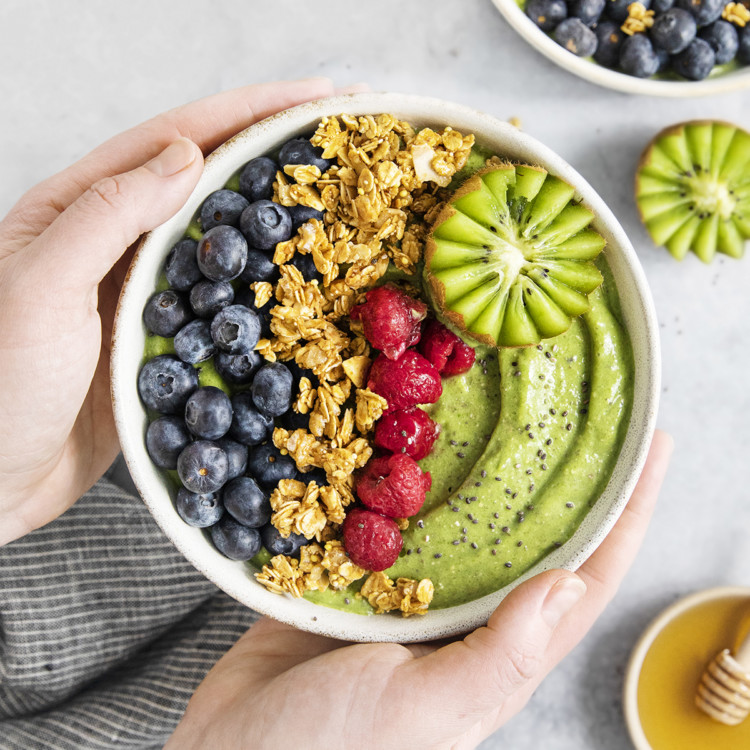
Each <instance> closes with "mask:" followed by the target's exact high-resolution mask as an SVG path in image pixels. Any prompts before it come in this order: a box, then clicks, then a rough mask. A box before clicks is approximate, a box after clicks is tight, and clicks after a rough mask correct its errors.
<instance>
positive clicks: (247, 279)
mask: <svg viewBox="0 0 750 750" xmlns="http://www.w3.org/2000/svg"><path fill="white" fill-rule="evenodd" d="M280 275H281V273H280V272H279V267H278V266H277V265H276V264H275V263H274V262H273V261H272V260H271V259H270V258H269V257H268V255H267V254H266V253H265V252H263V250H258V248H256V247H249V248H248V249H247V263H245V270H244V271H243V272H242V273H241V274H240V281H242V282H243V283H245V284H252V283H253V282H254V281H276V280H277V279H278V278H279V276H280Z"/></svg>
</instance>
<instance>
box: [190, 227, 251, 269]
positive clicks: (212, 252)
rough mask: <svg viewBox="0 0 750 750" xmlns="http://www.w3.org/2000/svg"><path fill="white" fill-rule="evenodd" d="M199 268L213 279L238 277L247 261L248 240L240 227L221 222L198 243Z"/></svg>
mask: <svg viewBox="0 0 750 750" xmlns="http://www.w3.org/2000/svg"><path fill="white" fill-rule="evenodd" d="M197 257H198V268H200V269H201V272H202V273H203V275H204V276H205V277H206V278H208V279H211V281H231V280H232V279H236V278H237V277H238V276H239V275H240V274H241V273H242V270H243V269H244V268H245V263H246V262H247V241H246V240H245V238H244V237H243V235H242V232H240V230H239V229H235V228H234V227H229V226H226V225H224V224H220V225H219V226H218V227H214V228H213V229H209V230H208V231H207V232H206V233H205V234H204V235H203V237H202V238H201V241H200V242H199V243H198V251H197Z"/></svg>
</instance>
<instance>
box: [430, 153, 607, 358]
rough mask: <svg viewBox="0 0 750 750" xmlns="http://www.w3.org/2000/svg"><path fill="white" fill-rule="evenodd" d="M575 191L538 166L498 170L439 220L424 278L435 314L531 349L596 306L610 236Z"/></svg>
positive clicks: (472, 184) (484, 174) (464, 191)
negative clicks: (593, 297)
mask: <svg viewBox="0 0 750 750" xmlns="http://www.w3.org/2000/svg"><path fill="white" fill-rule="evenodd" d="M574 193H575V191H574V189H573V188H572V187H571V186H570V185H569V184H568V183H567V182H565V181H564V180H561V179H560V178H558V177H554V176H553V175H551V174H548V173H547V171H546V170H544V169H542V168H541V167H533V166H529V165H526V164H520V165H514V164H501V165H499V166H492V167H490V168H488V169H485V170H483V171H481V172H478V173H477V174H475V175H474V176H472V177H470V178H469V179H468V180H467V181H466V182H465V183H464V184H463V185H462V186H461V187H460V188H459V189H458V190H457V191H456V193H455V194H454V195H453V197H452V198H451V200H450V201H449V202H448V203H447V205H446V206H445V208H443V210H442V211H441V212H440V213H439V214H438V216H437V218H436V220H435V222H434V224H433V226H432V230H431V232H430V235H429V237H428V239H427V243H426V246H425V281H426V283H427V287H428V290H429V293H430V295H431V296H432V299H433V301H434V303H435V304H436V306H437V308H438V311H439V312H440V313H441V314H442V316H444V317H445V318H447V319H448V320H449V321H450V322H452V323H453V324H454V325H455V326H456V327H457V328H458V329H459V330H463V331H466V332H468V333H469V334H470V335H471V336H472V337H473V338H475V339H477V340H479V341H482V342H483V343H486V344H489V345H492V346H531V345H533V344H538V343H539V342H540V341H541V340H542V339H546V338H550V337H552V336H557V335H559V334H561V333H563V332H564V331H566V330H567V329H568V328H569V326H570V322H571V320H572V318H574V317H576V316H578V315H581V314H583V313H584V312H586V311H587V310H588V309H589V300H588V295H589V294H590V293H591V292H593V291H594V289H596V288H597V287H598V286H599V285H600V284H601V283H602V276H601V274H600V273H599V270H598V269H597V268H596V266H595V265H594V264H593V263H592V260H593V259H594V258H596V256H597V255H599V253H600V252H601V251H602V249H603V248H604V244H605V243H604V238H603V237H602V236H601V235H600V234H598V233H597V232H595V231H593V230H592V229H589V228H588V225H589V224H590V223H591V220H592V219H593V218H594V214H593V213H592V212H591V211H589V209H587V208H585V207H584V206H582V205H581V204H580V203H578V202H577V201H576V200H575V199H574Z"/></svg>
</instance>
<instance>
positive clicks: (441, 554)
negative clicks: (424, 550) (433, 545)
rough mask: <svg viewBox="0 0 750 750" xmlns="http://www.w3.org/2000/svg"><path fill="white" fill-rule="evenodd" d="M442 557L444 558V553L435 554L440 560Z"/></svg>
mask: <svg viewBox="0 0 750 750" xmlns="http://www.w3.org/2000/svg"><path fill="white" fill-rule="evenodd" d="M442 556H443V553H442V552H436V553H435V558H440V557H442Z"/></svg>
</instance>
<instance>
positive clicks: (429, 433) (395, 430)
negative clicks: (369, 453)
mask: <svg viewBox="0 0 750 750" xmlns="http://www.w3.org/2000/svg"><path fill="white" fill-rule="evenodd" d="M439 434H440V425H438V424H437V422H433V421H432V419H430V417H429V415H428V414H427V412H424V411H422V410H421V409H393V410H392V411H391V410H389V411H387V412H386V413H385V414H383V416H382V417H381V418H380V419H379V420H378V421H377V423H376V424H375V445H377V446H378V447H380V448H385V449H386V450H389V451H393V453H405V454H406V455H407V456H411V457H412V458H413V459H415V460H416V461H419V460H420V459H421V458H424V457H425V456H426V455H428V454H429V452H430V451H431V450H432V446H433V443H434V442H435V441H436V440H437V436H438V435H439Z"/></svg>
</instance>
